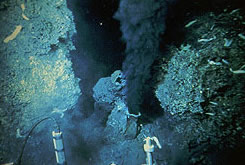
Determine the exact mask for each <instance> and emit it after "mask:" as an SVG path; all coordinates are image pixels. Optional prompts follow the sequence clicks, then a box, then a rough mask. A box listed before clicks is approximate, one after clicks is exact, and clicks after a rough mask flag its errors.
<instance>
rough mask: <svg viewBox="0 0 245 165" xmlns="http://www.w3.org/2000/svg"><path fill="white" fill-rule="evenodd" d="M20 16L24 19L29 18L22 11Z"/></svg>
mask: <svg viewBox="0 0 245 165" xmlns="http://www.w3.org/2000/svg"><path fill="white" fill-rule="evenodd" d="M22 17H23V18H24V19H25V20H27V21H29V20H30V19H29V18H28V17H27V16H26V15H25V14H24V13H22Z"/></svg>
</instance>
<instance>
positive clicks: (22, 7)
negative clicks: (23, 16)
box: [20, 3, 26, 11]
mask: <svg viewBox="0 0 245 165" xmlns="http://www.w3.org/2000/svg"><path fill="white" fill-rule="evenodd" d="M20 7H21V9H22V11H24V10H25V9H26V7H25V4H24V3H22V4H21V5H20Z"/></svg>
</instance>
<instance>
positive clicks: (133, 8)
mask: <svg viewBox="0 0 245 165" xmlns="http://www.w3.org/2000/svg"><path fill="white" fill-rule="evenodd" d="M174 1H176V0H121V1H120V6H119V9H118V11H117V12H116V14H115V16H114V17H115V18H116V19H117V20H119V21H120V23H121V31H122V34H123V35H122V39H123V40H124V42H126V55H127V57H126V59H125V61H124V63H123V72H124V76H125V77H126V80H127V85H126V97H127V105H128V108H129V112H130V113H134V114H137V113H138V112H140V106H141V104H142V101H143V95H144V93H146V91H148V90H149V88H150V86H149V85H148V84H146V82H147V80H149V79H150V78H151V74H150V70H151V66H152V64H153V62H154V60H155V59H156V58H157V57H158V56H159V54H160V52H159V43H160V36H161V35H162V34H163V33H164V31H165V18H166V14H167V7H168V5H169V4H170V3H171V2H174Z"/></svg>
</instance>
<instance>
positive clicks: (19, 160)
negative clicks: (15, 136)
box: [16, 117, 60, 165]
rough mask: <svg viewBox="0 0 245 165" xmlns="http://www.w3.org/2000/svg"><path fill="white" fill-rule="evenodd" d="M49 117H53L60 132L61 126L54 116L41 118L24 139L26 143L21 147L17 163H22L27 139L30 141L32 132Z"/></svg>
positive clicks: (18, 164) (19, 164)
mask: <svg viewBox="0 0 245 165" xmlns="http://www.w3.org/2000/svg"><path fill="white" fill-rule="evenodd" d="M48 119H51V120H52V121H53V122H54V123H55V126H56V129H57V130H58V132H60V127H59V125H58V123H57V121H56V120H55V119H54V118H53V117H45V118H43V119H41V120H40V121H38V122H36V123H35V124H34V125H33V126H32V128H31V129H30V131H29V132H28V134H27V136H26V137H25V139H24V143H23V146H22V148H21V152H20V155H19V157H18V159H17V162H16V164H17V165H21V160H22V156H23V153H24V149H25V146H26V143H27V141H28V139H29V137H30V135H31V134H32V132H33V130H34V129H35V128H36V127H37V126H38V125H39V124H40V123H42V122H43V121H45V120H48Z"/></svg>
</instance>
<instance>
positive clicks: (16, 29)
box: [3, 25, 22, 43]
mask: <svg viewBox="0 0 245 165" xmlns="http://www.w3.org/2000/svg"><path fill="white" fill-rule="evenodd" d="M21 29H22V26H21V25H18V26H16V28H15V30H14V32H13V33H12V34H10V35H9V36H8V37H6V38H5V39H4V40H3V42H4V43H8V42H9V41H11V40H13V39H15V38H16V36H17V35H18V34H19V32H20V31H21Z"/></svg>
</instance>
